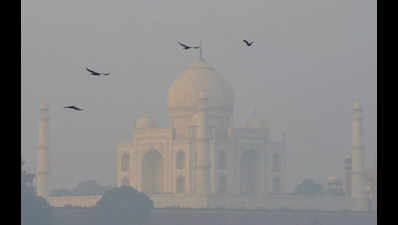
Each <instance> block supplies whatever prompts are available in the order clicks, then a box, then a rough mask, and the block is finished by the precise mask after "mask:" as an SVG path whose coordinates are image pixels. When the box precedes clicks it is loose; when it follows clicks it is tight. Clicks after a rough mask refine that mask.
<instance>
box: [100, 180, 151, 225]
mask: <svg viewBox="0 0 398 225" xmlns="http://www.w3.org/2000/svg"><path fill="white" fill-rule="evenodd" d="M152 209H153V202H152V200H151V199H150V198H149V197H148V196H147V195H145V194H144V193H142V192H138V191H137V190H135V189H133V188H131V187H129V186H122V187H116V188H113V189H111V190H109V191H107V192H105V193H104V195H103V196H102V198H101V199H100V200H99V201H98V202H97V204H96V206H95V207H94V210H95V214H96V217H97V219H98V221H97V223H96V224H104V225H105V224H106V225H108V224H118V225H135V224H145V223H146V221H147V220H148V218H149V215H150V212H151V210H152Z"/></svg>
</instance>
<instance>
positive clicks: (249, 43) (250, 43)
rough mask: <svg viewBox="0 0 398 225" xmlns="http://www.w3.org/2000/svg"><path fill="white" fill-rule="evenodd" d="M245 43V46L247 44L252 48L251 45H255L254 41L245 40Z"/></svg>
mask: <svg viewBox="0 0 398 225" xmlns="http://www.w3.org/2000/svg"><path fill="white" fill-rule="evenodd" d="M243 42H245V44H246V45H247V46H251V45H252V44H253V43H254V41H252V42H248V41H247V40H243Z"/></svg>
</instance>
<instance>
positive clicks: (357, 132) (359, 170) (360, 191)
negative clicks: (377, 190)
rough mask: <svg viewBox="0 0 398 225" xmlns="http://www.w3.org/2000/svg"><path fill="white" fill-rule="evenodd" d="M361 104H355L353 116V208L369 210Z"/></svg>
mask: <svg viewBox="0 0 398 225" xmlns="http://www.w3.org/2000/svg"><path fill="white" fill-rule="evenodd" d="M361 111H362V109H361V106H360V104H359V102H354V104H353V118H352V156H351V157H352V176H351V179H352V184H351V190H352V191H351V196H352V200H353V210H357V211H360V210H367V199H366V191H365V181H364V163H365V155H364V148H363V146H362V145H361V132H362V127H361V122H362V117H361Z"/></svg>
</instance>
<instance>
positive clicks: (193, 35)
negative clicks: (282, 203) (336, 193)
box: [21, 0, 377, 191]
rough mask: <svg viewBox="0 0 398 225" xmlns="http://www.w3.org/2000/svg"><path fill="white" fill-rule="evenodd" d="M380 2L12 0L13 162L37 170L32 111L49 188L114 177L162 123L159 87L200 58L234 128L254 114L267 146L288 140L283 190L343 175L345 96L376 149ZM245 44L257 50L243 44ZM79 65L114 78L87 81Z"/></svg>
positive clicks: (347, 136) (347, 138)
mask: <svg viewBox="0 0 398 225" xmlns="http://www.w3.org/2000/svg"><path fill="white" fill-rule="evenodd" d="M376 9H377V8H376V0H300V1H297V0H267V1H264V0H252V1H232V0H219V1H213V0H201V1H186V0H185V1H182V0H181V1H176V0H168V1H160V0H158V1H154V0H151V1H148V0H146V1H144V0H141V1H121V0H113V1H105V0H68V1H66V0H51V1H50V0H36V1H29V0H22V49H21V53H22V83H21V85H22V118H21V120H22V140H21V142H22V157H23V159H25V160H26V161H27V168H28V169H30V170H31V171H34V168H36V149H35V147H36V144H37V131H38V122H39V104H40V103H46V104H49V105H50V107H51V108H50V110H51V111H53V112H54V111H56V110H57V108H60V107H63V106H64V105H69V104H74V105H78V106H81V107H83V108H85V109H86V111H85V112H82V113H75V112H70V111H58V112H57V113H55V114H54V116H53V118H52V120H51V160H52V162H51V165H52V179H53V187H66V188H70V187H72V186H75V185H76V183H77V182H78V181H81V180H84V179H97V180H98V181H99V182H100V183H103V184H111V183H114V181H115V175H114V174H115V150H116V144H117V142H118V141H119V140H122V141H127V140H130V139H131V134H132V129H133V121H134V120H135V119H137V118H138V117H139V116H140V115H142V114H143V113H144V112H149V113H150V115H151V116H153V117H154V118H155V120H157V121H158V122H159V123H160V124H161V125H162V127H166V126H167V104H166V97H167V89H168V87H169V86H170V85H171V83H172V82H173V81H174V80H175V79H176V78H177V76H178V75H179V74H180V73H181V72H182V71H183V70H184V69H185V68H186V67H187V66H188V65H189V64H190V63H191V62H192V61H193V59H195V58H196V57H197V54H196V53H195V52H185V51H183V50H182V49H181V48H180V46H178V45H177V41H182V42H186V43H187V44H198V43H199V40H202V42H203V54H204V57H205V58H206V60H207V61H208V62H209V64H211V65H212V66H214V67H215V68H216V70H217V71H218V72H219V73H220V74H221V75H222V76H223V77H224V78H225V79H227V80H228V81H229V82H230V83H231V85H232V86H233V88H234V90H235V95H236V101H235V127H241V126H243V125H244V123H245V121H246V119H247V117H248V116H249V114H250V112H251V111H252V109H253V107H256V108H257V114H259V115H261V116H263V118H264V119H265V120H266V121H267V123H268V126H269V127H270V129H271V136H272V138H273V139H275V140H277V139H280V136H281V133H282V132H286V133H287V152H288V156H287V163H288V164H287V184H288V190H289V191H290V190H292V189H293V188H294V186H295V185H296V184H297V183H298V182H299V181H301V180H302V179H303V178H306V177H313V178H316V179H317V180H319V181H324V180H326V178H327V176H331V175H334V176H339V177H342V175H343V159H344V156H345V155H346V154H347V153H349V152H350V151H351V117H352V115H351V113H352V100H353V99H360V101H361V104H362V106H363V108H364V144H365V146H366V151H367V157H368V158H370V157H372V159H375V157H376V151H377V129H376V128H377V127H376V125H377V107H376V105H377V86H376V85H377V76H376V75H377V71H376V69H377V62H376V57H377V55H376V50H377V49H376V47H377V45H376V42H377V38H376V21H377V20H376V15H377V14H376ZM242 39H249V40H254V41H255V44H254V46H253V47H252V48H244V47H243V43H242ZM85 66H89V67H92V68H95V69H97V70H99V71H104V72H111V73H112V74H111V76H110V77H109V78H106V79H103V78H102V77H100V78H97V77H90V76H88V75H87V73H86V72H85V71H84V67H85Z"/></svg>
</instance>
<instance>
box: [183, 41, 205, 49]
mask: <svg viewBox="0 0 398 225" xmlns="http://www.w3.org/2000/svg"><path fill="white" fill-rule="evenodd" d="M178 44H180V45H181V46H182V47H183V48H184V50H188V49H190V48H200V46H188V45H186V44H183V43H181V42H178Z"/></svg>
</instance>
